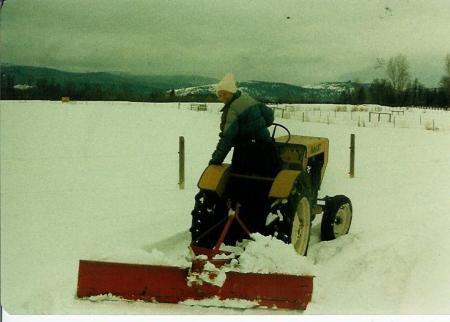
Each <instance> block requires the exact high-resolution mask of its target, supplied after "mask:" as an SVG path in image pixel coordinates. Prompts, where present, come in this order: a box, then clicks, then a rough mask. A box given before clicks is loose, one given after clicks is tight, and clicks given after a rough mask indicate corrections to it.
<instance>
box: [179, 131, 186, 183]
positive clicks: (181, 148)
mask: <svg viewBox="0 0 450 322" xmlns="http://www.w3.org/2000/svg"><path fill="white" fill-rule="evenodd" d="M178 160H179V181H178V186H179V187H180V189H184V160H185V159H184V137H182V136H180V138H179V149H178Z"/></svg>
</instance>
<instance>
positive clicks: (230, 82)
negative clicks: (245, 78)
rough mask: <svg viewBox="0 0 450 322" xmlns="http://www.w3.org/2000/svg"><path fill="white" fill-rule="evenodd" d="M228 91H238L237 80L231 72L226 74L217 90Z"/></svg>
mask: <svg viewBox="0 0 450 322" xmlns="http://www.w3.org/2000/svg"><path fill="white" fill-rule="evenodd" d="M219 91H227V92H230V93H236V91H237V88H236V81H235V79H234V75H233V74H231V73H228V74H226V75H225V76H224V77H223V78H222V80H221V81H220V82H219V83H218V84H217V86H216V92H219Z"/></svg>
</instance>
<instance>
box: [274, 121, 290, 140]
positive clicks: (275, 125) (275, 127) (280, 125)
mask: <svg viewBox="0 0 450 322" xmlns="http://www.w3.org/2000/svg"><path fill="white" fill-rule="evenodd" d="M272 125H273V131H272V139H275V131H276V130H277V127H281V128H282V129H283V130H285V131H286V132H287V135H288V138H287V140H286V142H284V143H285V144H286V143H288V142H289V141H290V140H291V132H289V129H288V128H287V127H285V126H284V125H282V124H280V123H272Z"/></svg>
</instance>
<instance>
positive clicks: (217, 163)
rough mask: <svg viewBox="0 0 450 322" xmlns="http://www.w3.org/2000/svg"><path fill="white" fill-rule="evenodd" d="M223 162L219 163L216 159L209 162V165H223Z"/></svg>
mask: <svg viewBox="0 0 450 322" xmlns="http://www.w3.org/2000/svg"><path fill="white" fill-rule="evenodd" d="M221 164H222V162H217V161H215V160H214V159H211V160H209V162H208V165H221Z"/></svg>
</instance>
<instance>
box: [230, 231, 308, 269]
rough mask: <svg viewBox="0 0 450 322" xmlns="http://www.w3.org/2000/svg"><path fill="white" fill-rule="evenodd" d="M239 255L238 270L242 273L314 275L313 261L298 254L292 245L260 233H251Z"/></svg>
mask: <svg viewBox="0 0 450 322" xmlns="http://www.w3.org/2000/svg"><path fill="white" fill-rule="evenodd" d="M252 238H253V239H254V241H248V242H247V243H246V245H245V250H244V251H243V252H242V254H241V255H240V256H239V271H240V272H242V273H250V272H253V273H262V274H269V273H280V274H292V275H314V264H313V262H312V261H311V260H310V259H309V258H307V257H305V256H299V255H298V254H297V253H296V252H295V250H294V248H293V247H292V245H288V244H285V243H284V242H282V241H281V240H279V239H276V238H274V237H271V236H263V235H261V234H252Z"/></svg>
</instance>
